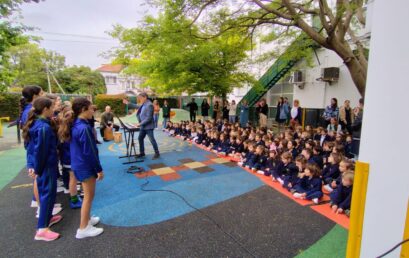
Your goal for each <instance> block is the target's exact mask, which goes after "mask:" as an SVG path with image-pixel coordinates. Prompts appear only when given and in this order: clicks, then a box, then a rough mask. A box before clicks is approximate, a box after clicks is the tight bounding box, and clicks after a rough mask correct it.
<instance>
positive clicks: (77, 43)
mask: <svg viewBox="0 0 409 258" xmlns="http://www.w3.org/2000/svg"><path fill="white" fill-rule="evenodd" d="M144 3H145V1H144V0H45V1H41V2H39V3H38V4H37V3H24V4H22V5H21V16H22V18H20V20H19V21H20V22H22V23H23V24H25V25H27V26H30V27H35V29H34V31H30V32H29V34H30V35H35V36H41V37H42V38H43V40H42V41H41V42H40V46H41V47H43V48H45V49H47V50H53V51H56V52H58V53H60V54H62V55H64V56H65V57H66V64H67V65H85V66H89V67H91V68H93V69H96V68H98V67H99V66H100V65H101V64H104V63H109V62H110V60H109V59H106V58H104V57H102V56H101V54H102V53H104V52H105V51H108V50H110V49H111V48H113V47H115V46H118V41H116V40H114V39H112V38H110V36H109V35H108V34H107V33H106V32H107V31H109V30H111V29H112V26H113V25H114V24H121V25H123V26H125V27H136V26H137V24H138V22H139V21H141V20H142V18H143V16H144V15H146V14H149V13H153V12H154V10H153V9H152V7H149V6H147V5H146V4H144ZM67 34H68V35H67Z"/></svg>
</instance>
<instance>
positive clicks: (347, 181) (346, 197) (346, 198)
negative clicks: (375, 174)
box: [330, 172, 354, 215]
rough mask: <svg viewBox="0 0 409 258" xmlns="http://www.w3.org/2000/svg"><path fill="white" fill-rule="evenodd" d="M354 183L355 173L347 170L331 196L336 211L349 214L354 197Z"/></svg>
mask: <svg viewBox="0 0 409 258" xmlns="http://www.w3.org/2000/svg"><path fill="white" fill-rule="evenodd" d="M353 184H354V173H352V172H346V173H344V174H343V176H342V182H341V184H339V185H338V187H337V189H335V190H334V191H333V192H332V193H331V195H330V197H331V203H330V206H331V208H332V210H333V211H334V212H335V213H343V212H344V213H345V214H346V215H349V210H350V208H351V199H352V186H353Z"/></svg>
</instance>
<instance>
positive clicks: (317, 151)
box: [312, 145, 324, 169]
mask: <svg viewBox="0 0 409 258" xmlns="http://www.w3.org/2000/svg"><path fill="white" fill-rule="evenodd" d="M321 152H322V148H321V146H319V145H315V146H314V148H313V149H312V159H313V160H314V162H315V163H316V164H317V165H318V166H319V167H320V169H323V168H324V160H323V159H322V155H321Z"/></svg>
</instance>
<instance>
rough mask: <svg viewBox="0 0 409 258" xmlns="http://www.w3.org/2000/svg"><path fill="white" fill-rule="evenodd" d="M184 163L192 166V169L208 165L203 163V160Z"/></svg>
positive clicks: (189, 166)
mask: <svg viewBox="0 0 409 258" xmlns="http://www.w3.org/2000/svg"><path fill="white" fill-rule="evenodd" d="M183 165H184V166H186V167H188V168H190V169H195V168H201V167H206V165H205V164H203V163H201V162H190V163H185V164H183Z"/></svg>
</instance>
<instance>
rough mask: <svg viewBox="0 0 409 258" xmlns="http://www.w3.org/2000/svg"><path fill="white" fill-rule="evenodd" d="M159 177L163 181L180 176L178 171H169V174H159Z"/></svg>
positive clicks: (176, 178)
mask: <svg viewBox="0 0 409 258" xmlns="http://www.w3.org/2000/svg"><path fill="white" fill-rule="evenodd" d="M160 178H161V179H162V180H163V181H172V180H178V179H180V178H182V177H181V176H180V175H179V174H178V173H169V174H165V175H161V176H160Z"/></svg>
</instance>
